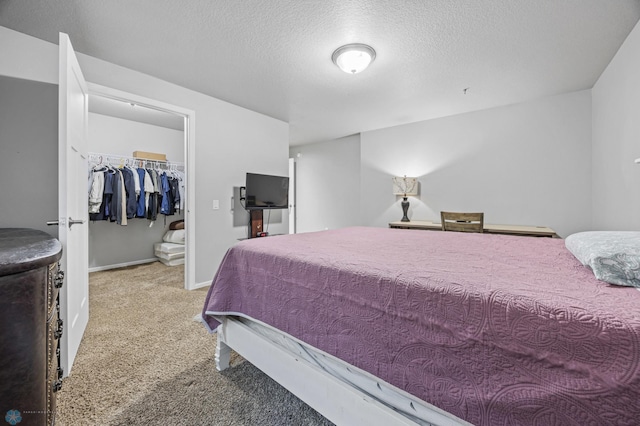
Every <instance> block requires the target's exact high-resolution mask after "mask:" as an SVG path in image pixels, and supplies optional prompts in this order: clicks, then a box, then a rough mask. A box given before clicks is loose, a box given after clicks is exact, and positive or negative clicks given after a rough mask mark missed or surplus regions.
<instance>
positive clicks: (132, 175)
mask: <svg viewBox="0 0 640 426" xmlns="http://www.w3.org/2000/svg"><path fill="white" fill-rule="evenodd" d="M120 161H121V164H120V166H119V167H118V168H114V167H112V166H111V165H110V164H107V165H102V156H100V163H99V164H98V165H96V166H95V167H93V168H92V169H89V173H88V182H87V183H88V187H87V189H88V196H89V203H88V204H89V218H90V220H92V221H96V220H106V221H110V222H116V223H117V224H119V225H123V226H124V225H127V223H128V220H129V219H132V218H146V219H148V220H150V221H151V222H152V223H151V224H150V225H149V226H151V225H153V222H154V221H155V220H156V219H157V216H158V214H162V215H164V216H172V215H174V214H176V212H178V213H180V212H181V210H182V209H183V203H184V174H183V173H181V172H179V171H177V170H174V169H173V166H171V167H170V168H168V169H167V170H166V171H164V172H163V171H162V170H160V168H159V167H161V166H159V165H157V164H156V166H155V167H156V168H144V167H138V168H134V167H130V166H129V165H128V164H129V160H128V159H121V160H120ZM98 166H99V167H98Z"/></svg>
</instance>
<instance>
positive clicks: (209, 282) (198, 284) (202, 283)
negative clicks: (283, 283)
mask: <svg viewBox="0 0 640 426" xmlns="http://www.w3.org/2000/svg"><path fill="white" fill-rule="evenodd" d="M210 285H211V281H203V282H201V283H197V284H196V285H195V286H194V287H193V288H192V289H191V290H195V289H197V288H202V287H207V286H210ZM638 290H640V288H639V289H638Z"/></svg>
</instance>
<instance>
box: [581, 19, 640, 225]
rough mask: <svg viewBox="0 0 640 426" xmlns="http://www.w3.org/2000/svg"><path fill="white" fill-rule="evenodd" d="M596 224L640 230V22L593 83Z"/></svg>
mask: <svg viewBox="0 0 640 426" xmlns="http://www.w3.org/2000/svg"><path fill="white" fill-rule="evenodd" d="M592 92H593V178H592V183H593V228H594V229H600V230H635V231H638V230H640V164H635V163H634V160H635V159H636V158H640V24H638V25H636V27H635V28H634V30H633V31H632V32H631V33H630V34H629V36H628V37H627V40H626V41H625V42H624V43H623V45H622V46H621V47H620V49H619V50H618V53H617V54H616V56H615V57H614V58H613V60H612V61H611V63H610V64H609V65H608V67H607V68H606V69H605V71H604V72H603V73H602V75H601V76H600V78H599V79H598V82H597V83H596V84H595V86H594V87H593V91H592Z"/></svg>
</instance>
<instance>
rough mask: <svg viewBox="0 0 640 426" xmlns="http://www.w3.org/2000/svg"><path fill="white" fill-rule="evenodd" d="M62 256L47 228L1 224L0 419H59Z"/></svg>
mask: <svg viewBox="0 0 640 426" xmlns="http://www.w3.org/2000/svg"><path fill="white" fill-rule="evenodd" d="M61 256H62V246H61V244H60V242H59V241H58V240H56V239H55V238H53V237H52V236H50V235H49V234H47V233H45V232H42V231H37V230H34V229H26V228H0V416H1V417H0V423H1V424H12V425H15V424H18V425H20V426H23V425H53V424H54V423H55V410H56V392H57V391H58V390H60V387H61V386H62V374H63V371H62V369H61V368H60V367H59V365H60V345H59V339H60V337H61V336H62V328H63V325H62V320H60V315H59V312H60V303H59V299H58V292H59V289H60V287H62V283H63V281H64V278H63V273H62V271H60V270H59V267H58V261H59V260H60V257H61ZM3 421H4V423H3Z"/></svg>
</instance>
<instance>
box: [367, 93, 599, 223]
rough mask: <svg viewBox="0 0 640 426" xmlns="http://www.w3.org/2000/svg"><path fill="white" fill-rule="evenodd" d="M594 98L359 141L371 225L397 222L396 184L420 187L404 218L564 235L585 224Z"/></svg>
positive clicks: (502, 110)
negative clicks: (404, 180)
mask: <svg viewBox="0 0 640 426" xmlns="http://www.w3.org/2000/svg"><path fill="white" fill-rule="evenodd" d="M590 145H591V95H590V92H589V91H581V92H575V93H570V94H566V95H560V96H554V97H549V98H544V99H540V100H536V101H532V102H527V103H522V104H516V105H510V106H505V107H499V108H492V109H488V110H483V111H477V112H472V113H467V114H461V115H457V116H451V117H446V118H440V119H434V120H428V121H422V122H419V123H414V124H408V125H403V126H397V127H392V128H387V129H383V130H377V131H373V132H365V133H362V135H361V153H362V166H361V167H362V193H361V199H362V212H361V215H362V217H363V219H364V221H365V223H366V224H367V225H373V226H387V224H388V222H390V221H394V220H400V218H401V217H402V209H401V207H400V204H399V202H400V197H396V196H394V195H392V190H391V188H392V186H391V177H392V176H394V175H395V176H402V175H405V174H406V175H407V176H415V177H418V178H419V182H420V194H419V195H418V196H417V197H410V200H409V201H410V202H411V207H410V210H409V212H410V214H409V217H410V218H413V219H426V220H436V221H439V218H440V211H441V210H449V211H482V212H484V213H485V222H486V223H496V224H518V225H538V226H549V227H551V228H553V229H555V230H556V231H557V232H558V233H559V234H560V235H562V236H566V235H568V234H570V233H572V232H575V231H578V230H584V229H588V228H589V226H590V224H591V213H590V208H591V191H590V188H589V182H590V177H591V150H590Z"/></svg>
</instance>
